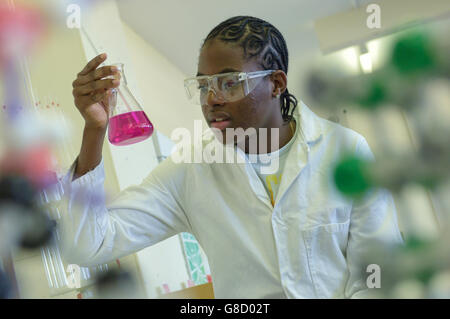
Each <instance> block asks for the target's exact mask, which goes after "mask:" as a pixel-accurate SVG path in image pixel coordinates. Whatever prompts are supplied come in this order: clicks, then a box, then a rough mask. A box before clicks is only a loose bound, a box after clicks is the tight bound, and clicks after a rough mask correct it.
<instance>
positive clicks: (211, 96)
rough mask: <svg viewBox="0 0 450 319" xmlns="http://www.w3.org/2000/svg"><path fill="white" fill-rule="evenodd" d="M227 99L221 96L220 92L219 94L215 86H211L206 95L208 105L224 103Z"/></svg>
mask: <svg viewBox="0 0 450 319" xmlns="http://www.w3.org/2000/svg"><path fill="white" fill-rule="evenodd" d="M224 103H225V101H224V100H223V98H221V97H220V94H217V93H216V91H215V90H214V88H210V89H209V91H208V93H207V95H206V104H207V105H208V106H217V105H223V104H224Z"/></svg>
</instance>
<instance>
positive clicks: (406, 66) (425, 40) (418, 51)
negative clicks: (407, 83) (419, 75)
mask: <svg viewBox="0 0 450 319" xmlns="http://www.w3.org/2000/svg"><path fill="white" fill-rule="evenodd" d="M430 42H431V41H430V38H429V37H428V36H427V35H426V34H425V33H411V34H408V35H406V36H405V37H403V38H401V39H400V40H399V41H398V42H397V43H396V44H395V45H394V48H393V51H392V63H393V65H394V66H395V68H396V69H397V70H398V71H399V72H401V73H406V74H409V73H413V72H417V71H425V70H428V69H431V68H433V67H434V65H435V61H434V55H433V52H432V46H431V43H430Z"/></svg>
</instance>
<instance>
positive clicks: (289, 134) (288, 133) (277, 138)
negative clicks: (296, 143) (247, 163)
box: [238, 114, 297, 154]
mask: <svg viewBox="0 0 450 319" xmlns="http://www.w3.org/2000/svg"><path fill="white" fill-rule="evenodd" d="M292 121H293V125H292V129H291V125H290V121H285V120H284V119H283V118H282V117H281V114H280V117H279V119H277V121H275V123H273V124H268V125H266V126H265V127H264V128H265V129H266V130H267V133H266V134H264V133H263V134H261V131H260V130H256V134H255V135H253V136H250V137H246V139H245V140H246V141H245V144H244V145H240V144H238V147H239V148H241V149H242V150H244V152H245V153H247V154H251V153H255V148H254V147H253V148H252V147H251V145H255V144H254V143H256V145H257V147H256V154H265V153H272V152H275V151H278V150H279V149H281V148H282V147H283V146H285V145H286V144H287V143H289V141H290V140H291V139H292V138H293V137H294V134H295V129H296V125H297V123H295V121H294V120H293V119H292ZM272 129H275V130H274V131H275V132H272ZM276 129H278V130H276ZM272 141H273V142H274V143H273V145H272ZM261 143H263V144H262V145H260V144H261Z"/></svg>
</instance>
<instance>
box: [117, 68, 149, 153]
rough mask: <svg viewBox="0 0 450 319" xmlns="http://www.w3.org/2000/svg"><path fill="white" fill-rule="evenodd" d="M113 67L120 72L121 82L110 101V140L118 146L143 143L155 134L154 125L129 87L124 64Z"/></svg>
mask: <svg viewBox="0 0 450 319" xmlns="http://www.w3.org/2000/svg"><path fill="white" fill-rule="evenodd" d="M113 65H114V66H116V67H117V69H118V70H119V72H120V76H121V81H120V85H119V87H117V88H115V89H112V95H111V97H110V99H109V124H108V140H109V142H110V143H111V144H113V145H117V146H123V145H130V144H134V143H138V142H141V141H143V140H145V139H147V138H149V137H150V136H151V135H152V134H153V124H152V123H151V122H150V120H149V119H148V117H147V115H146V114H145V113H144V111H143V109H142V107H141V106H140V105H139V103H138V101H137V100H136V99H135V98H134V96H133V94H131V91H130V89H129V88H128V86H127V81H126V78H125V74H124V71H123V68H124V66H123V64H122V63H117V64H113Z"/></svg>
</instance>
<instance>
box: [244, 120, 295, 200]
mask: <svg viewBox="0 0 450 319" xmlns="http://www.w3.org/2000/svg"><path fill="white" fill-rule="evenodd" d="M291 128H292V126H291ZM297 131H298V125H296V126H295V133H294V134H293V137H292V138H291V140H290V141H289V142H288V143H287V144H286V145H284V146H283V147H282V148H280V149H279V150H277V151H275V152H272V153H269V154H265V156H269V158H270V162H268V163H267V160H266V161H264V160H263V159H262V158H261V156H260V155H258V156H255V157H254V158H256V160H253V161H252V160H251V159H252V157H251V156H248V155H247V158H248V159H249V161H250V162H251V164H252V166H253V169H254V170H255V172H256V174H257V175H258V177H259V179H260V180H261V182H262V183H263V185H264V187H265V189H266V191H267V194H268V195H269V197H270V202H271V203H272V206H275V199H276V196H277V193H278V188H279V187H280V184H281V178H282V176H283V169H284V166H285V163H286V158H287V155H288V153H289V150H290V148H291V146H292V144H293V143H294V140H295V137H296V136H297V133H298V132H297ZM273 161H278V165H276V164H275V165H274V163H273ZM269 166H270V167H277V169H276V171H273V170H265V169H264V168H267V167H269ZM267 171H270V173H267Z"/></svg>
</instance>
